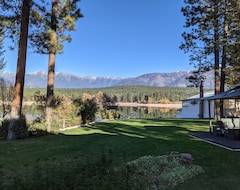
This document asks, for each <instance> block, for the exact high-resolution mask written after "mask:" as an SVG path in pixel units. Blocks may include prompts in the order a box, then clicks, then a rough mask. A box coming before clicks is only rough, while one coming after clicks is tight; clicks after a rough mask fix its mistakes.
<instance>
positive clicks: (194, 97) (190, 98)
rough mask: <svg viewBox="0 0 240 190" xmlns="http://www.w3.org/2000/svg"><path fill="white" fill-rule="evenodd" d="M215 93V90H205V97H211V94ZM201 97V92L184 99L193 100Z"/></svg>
mask: <svg viewBox="0 0 240 190" xmlns="http://www.w3.org/2000/svg"><path fill="white" fill-rule="evenodd" d="M213 95H214V92H204V95H203V96H204V97H210V96H213ZM199 99H200V94H197V95H194V96H191V97H189V98H187V99H184V100H182V101H191V100H199Z"/></svg>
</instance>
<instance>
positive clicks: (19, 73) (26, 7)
mask: <svg viewBox="0 0 240 190" xmlns="http://www.w3.org/2000/svg"><path fill="white" fill-rule="evenodd" d="M30 6H31V0H23V6H22V14H21V29H20V40H19V45H18V60H17V70H16V80H15V87H14V96H13V101H12V107H11V120H10V124H9V127H8V137H7V138H8V140H12V139H15V138H16V130H17V127H18V126H17V121H18V120H19V119H20V117H21V114H22V113H21V112H22V100H23V90H24V78H25V68H26V54H27V41H28V25H29V14H30Z"/></svg>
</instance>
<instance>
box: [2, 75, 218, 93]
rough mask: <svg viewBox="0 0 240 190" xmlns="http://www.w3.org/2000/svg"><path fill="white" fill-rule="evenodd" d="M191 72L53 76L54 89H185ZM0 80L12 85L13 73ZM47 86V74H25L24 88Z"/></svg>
mask: <svg viewBox="0 0 240 190" xmlns="http://www.w3.org/2000/svg"><path fill="white" fill-rule="evenodd" d="M190 73H191V72H187V71H177V72H171V73H147V74H143V75H140V76H137V77H132V78H119V77H118V78H117V77H115V78H114V77H95V76H76V75H73V74H69V73H64V72H58V73H56V75H55V87H56V88H101V87H112V86H125V85H144V86H159V87H187V85H188V84H189V83H188V81H187V80H186V77H187V76H189V75H190ZM207 76H208V78H207V79H206V80H205V82H204V87H205V88H209V89H212V88H213V86H214V79H213V74H209V75H207ZM0 78H3V79H5V80H7V81H10V82H11V83H13V84H14V81H15V73H9V72H0ZM46 85H47V73H45V72H44V71H36V72H34V73H30V74H26V77H25V87H27V88H45V87H46Z"/></svg>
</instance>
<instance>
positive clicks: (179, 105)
mask: <svg viewBox="0 0 240 190" xmlns="http://www.w3.org/2000/svg"><path fill="white" fill-rule="evenodd" d="M33 103H34V102H33V101H23V105H25V106H31V105H32V104H33ZM116 105H117V106H122V107H152V108H172V109H180V108H182V103H181V102H179V103H170V104H160V103H151V104H144V103H137V102H117V103H116Z"/></svg>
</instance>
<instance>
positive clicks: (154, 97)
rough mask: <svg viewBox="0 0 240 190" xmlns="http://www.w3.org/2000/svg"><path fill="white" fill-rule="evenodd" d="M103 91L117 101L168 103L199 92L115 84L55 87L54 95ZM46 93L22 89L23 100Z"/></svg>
mask: <svg viewBox="0 0 240 190" xmlns="http://www.w3.org/2000/svg"><path fill="white" fill-rule="evenodd" d="M98 92H103V93H104V94H106V95H107V96H109V97H111V98H115V100H116V101H117V102H157V103H164V102H166V103H169V102H179V101H181V100H183V99H186V98H189V97H191V96H193V95H196V94H198V93H199V90H198V89H197V88H180V87H153V86H116V87H106V88H81V89H60V88H57V89H55V95H56V96H59V97H61V96H68V97H70V98H71V99H78V98H81V97H82V96H83V94H84V93H87V94H91V95H96V94H97V93H98ZM35 93H40V94H42V95H44V94H46V89H43V88H26V89H25V90H24V100H25V101H34V94H35Z"/></svg>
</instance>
